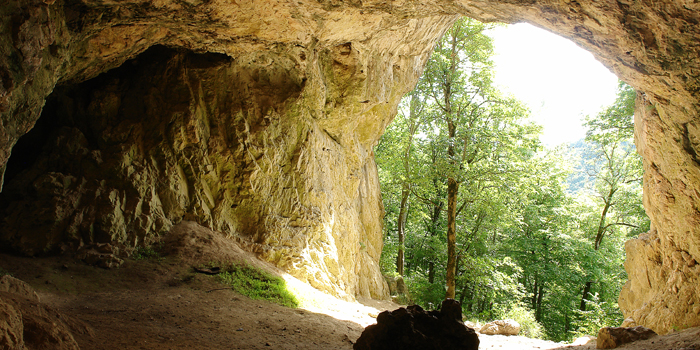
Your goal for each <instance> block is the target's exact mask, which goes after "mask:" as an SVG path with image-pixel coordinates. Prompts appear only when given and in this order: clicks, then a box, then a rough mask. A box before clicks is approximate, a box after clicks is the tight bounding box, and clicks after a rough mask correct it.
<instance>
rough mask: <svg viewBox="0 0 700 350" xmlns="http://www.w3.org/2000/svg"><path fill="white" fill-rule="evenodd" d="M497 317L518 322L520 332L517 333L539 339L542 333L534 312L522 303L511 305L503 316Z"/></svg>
mask: <svg viewBox="0 0 700 350" xmlns="http://www.w3.org/2000/svg"><path fill="white" fill-rule="evenodd" d="M499 318H503V319H512V320H515V321H516V322H518V323H520V334H518V335H521V336H524V337H528V338H533V339H541V338H542V336H543V335H544V334H543V333H542V325H540V323H539V322H537V320H536V319H535V314H534V312H533V311H532V310H530V309H528V308H527V307H525V306H524V305H515V306H513V307H512V308H510V310H508V312H506V313H505V314H503V317H499Z"/></svg>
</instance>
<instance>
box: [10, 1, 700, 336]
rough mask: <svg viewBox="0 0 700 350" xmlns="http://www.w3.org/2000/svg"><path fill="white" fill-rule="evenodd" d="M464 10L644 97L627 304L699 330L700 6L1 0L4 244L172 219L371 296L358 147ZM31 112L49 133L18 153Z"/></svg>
mask: <svg viewBox="0 0 700 350" xmlns="http://www.w3.org/2000/svg"><path fill="white" fill-rule="evenodd" d="M457 15H469V16H472V17H475V18H478V19H481V20H487V21H491V20H502V21H507V22H515V21H527V22H530V23H534V24H536V25H538V26H541V27H543V28H546V29H549V30H552V31H554V32H557V33H559V34H561V35H563V36H565V37H567V38H570V39H572V40H573V41H575V42H576V43H578V44H579V45H581V46H582V47H584V48H586V49H587V50H589V51H591V52H592V53H593V54H594V55H595V56H596V57H597V58H598V59H599V60H600V61H601V62H603V64H605V65H606V66H607V67H609V68H610V69H611V70H612V71H613V72H615V73H616V74H617V75H618V76H620V77H621V78H622V79H623V80H625V81H627V82H628V83H630V84H631V85H632V86H634V87H635V88H637V89H638V90H639V91H640V92H639V98H638V108H637V114H636V117H635V118H636V139H637V145H638V149H639V151H640V153H641V154H642V155H643V157H644V164H645V170H646V173H645V205H646V208H647V212H648V214H649V216H650V217H651V220H652V223H653V227H654V229H653V230H652V231H651V232H650V233H648V234H647V235H644V236H643V237H640V239H638V240H634V241H632V242H631V243H629V244H628V247H627V250H628V257H629V261H630V262H631V261H634V262H635V263H634V264H632V263H629V262H628V264H627V270H628V274H629V276H630V281H629V283H628V284H627V286H626V287H625V290H624V292H623V294H622V295H621V298H620V305H621V308H622V309H623V311H624V314H625V317H629V316H632V317H633V318H634V319H635V320H636V321H637V322H638V323H639V324H641V325H645V326H648V327H651V328H652V329H654V330H656V331H658V332H661V333H664V332H668V331H670V330H671V329H672V326H673V325H676V326H681V327H682V326H698V325H700V310H698V309H697V305H698V300H697V295H698V294H700V293H698V292H697V289H696V288H697V286H698V285H700V283H698V280H697V279H698V271H697V267H696V266H697V262H698V259H700V225H698V223H699V222H700V214H698V213H699V212H700V211H699V210H698V209H697V208H698V207H700V205H699V203H700V161H698V159H697V158H698V157H697V154H698V149H699V148H700V141H699V140H700V131H699V123H700V118H699V108H698V106H700V103H699V101H698V100H699V99H700V83H698V79H700V60H698V59H697V57H699V56H700V26H699V25H698V23H700V4H698V3H697V2H688V1H682V0H673V1H663V2H644V1H628V0H622V1H616V2H604V1H568V0H565V1H537V2H534V1H525V0H515V1H507V2H503V1H487V0H456V1H455V0H433V1H363V2H359V1H326V0H324V1H283V0H282V1H270V2H268V3H267V4H266V6H260V5H259V3H257V2H253V1H250V2H246V1H237V2H231V1H227V0H208V1H198V0H194V1H185V2H183V1H175V0H158V1H138V0H124V1H118V2H110V1H98V0H56V1H54V0H8V1H5V2H3V4H2V5H0V26H2V28H3V30H2V32H1V33H2V35H1V36H0V113H1V115H0V167H1V168H3V169H4V168H5V167H7V172H6V176H7V177H8V181H7V183H5V186H6V188H7V190H3V196H4V197H5V198H4V199H3V204H2V211H3V212H4V213H6V214H5V215H8V216H6V218H5V219H4V220H3V222H2V225H3V226H2V229H1V230H2V232H0V237H1V238H0V240H2V244H9V245H11V246H13V247H14V248H15V249H17V250H20V251H24V252H26V253H28V254H38V253H42V252H47V251H52V250H56V249H60V248H61V247H64V246H68V247H70V246H71V245H72V244H78V245H79V244H80V243H81V242H82V243H83V244H88V243H112V242H117V243H126V244H129V245H134V244H141V243H142V242H146V243H148V242H149V240H150V239H152V237H153V236H154V235H157V234H159V233H162V232H165V231H166V230H167V229H168V228H169V227H170V226H172V225H173V224H176V223H177V222H179V221H180V220H183V219H187V220H194V221H197V222H199V223H200V224H203V225H206V226H209V227H210V228H214V229H216V230H219V231H222V232H225V233H226V234H228V235H230V236H231V237H238V239H240V240H241V241H243V242H248V245H249V247H250V248H251V249H253V250H256V251H257V252H259V254H261V255H262V256H264V257H265V258H266V259H268V260H270V261H274V262H276V263H277V264H278V265H280V266H282V267H284V268H286V269H287V270H289V271H290V272H292V273H293V274H295V275H297V276H298V277H302V278H305V279H307V280H308V281H309V282H310V283H312V284H314V285H315V286H317V287H319V288H321V289H324V290H327V291H329V292H330V293H333V294H336V295H345V296H348V297H352V296H353V295H364V296H382V295H386V294H387V291H386V284H385V283H384V282H383V280H382V278H381V275H380V274H379V269H378V266H377V261H378V256H379V253H380V251H381V230H380V225H381V216H382V208H381V201H380V195H379V193H378V189H379V187H378V185H377V175H376V170H375V164H374V161H373V160H372V152H371V148H372V146H373V144H374V143H375V142H376V140H377V139H378V137H379V136H380V134H381V133H382V131H383V129H384V127H385V126H386V125H387V123H389V122H390V120H391V118H392V116H393V114H394V112H395V109H396V105H397V103H398V101H399V99H400V97H401V96H402V95H403V94H404V93H405V92H407V91H409V90H410V89H411V88H412V86H413V85H414V83H415V81H416V79H417V78H418V76H419V75H420V73H421V70H422V67H423V64H424V63H425V61H426V59H427V57H428V54H429V52H430V50H431V48H432V45H433V43H434V42H435V40H436V39H437V38H438V37H439V36H440V35H441V34H442V33H443V32H444V30H446V29H447V28H448V26H449V25H450V24H451V23H452V22H453V21H454V19H455V18H456V16H457ZM157 45H161V46H167V47H169V48H170V50H165V49H162V48H161V49H152V50H149V51H148V52H146V50H147V49H149V48H151V47H153V46H157ZM144 52H146V53H145V54H144ZM195 53H196V54H195ZM205 53H207V54H205ZM141 54H143V56H139V55H141ZM127 61H128V63H127V64H126V66H124V67H122V68H120V72H122V73H123V74H125V77H127V76H128V77H129V78H128V79H126V78H121V77H120V76H116V75H115V74H114V73H107V74H106V75H103V76H100V77H98V75H100V74H102V73H105V72H107V71H108V70H110V69H113V68H116V67H119V66H122V65H124V64H125V62H127ZM148 67H150V68H148ZM129 72H131V74H129ZM110 74H111V75H110ZM120 74H121V73H120ZM96 77H97V78H96ZM93 78H96V80H90V79H93ZM137 82H138V84H137ZM90 84H95V85H94V87H95V88H94V89H92V90H91V88H90V87H89V86H92V85H90ZM140 84H141V85H140ZM52 92H53V94H54V97H51V98H49V99H48V100H47V97H48V96H49V94H51V93H52ZM45 104H46V106H45ZM58 108H62V109H61V110H59V109H58ZM42 110H43V111H44V112H42ZM42 113H43V114H44V115H45V116H55V117H56V118H55V119H56V120H55V121H57V122H59V121H60V127H59V125H53V124H52V123H53V121H48V122H43V121H39V122H38V124H37V127H39V126H41V125H42V124H46V125H48V126H50V128H49V130H50V131H48V132H46V133H44V134H41V135H46V138H45V139H41V138H40V140H41V142H42V145H45V146H46V147H44V148H43V149H40V150H34V151H33V152H29V153H28V154H19V153H21V152H16V150H13V147H14V146H15V144H16V143H17V142H18V139H19V138H20V137H21V136H22V135H24V134H25V133H27V131H29V130H30V129H32V127H34V125H35V124H36V123H37V120H38V119H39V116H40V115H41V114H42ZM49 119H51V117H50V118H49ZM156 119H157V120H156ZM54 127H55V128H54ZM49 143H50V144H49ZM18 148H21V147H19V146H18ZM11 154H14V156H13V159H15V158H16V159H15V160H11V163H13V162H18V164H19V165H17V164H15V165H12V164H11V163H10V164H8V159H10V155H11ZM35 160H38V161H35ZM27 163H29V164H27ZM41 169H44V170H45V171H46V172H44V173H39V170H41ZM22 172H25V173H23V174H24V175H18V174H20V173H22ZM29 175H31V176H29ZM29 178H32V180H31V181H29V180H28V179H29ZM17 213H34V215H31V216H27V215H29V214H23V215H25V216H22V215H19V214H17ZM9 215H12V216H9ZM29 217H31V218H32V219H33V220H31V221H28V220H27V219H28V218H29ZM694 288H695V290H694Z"/></svg>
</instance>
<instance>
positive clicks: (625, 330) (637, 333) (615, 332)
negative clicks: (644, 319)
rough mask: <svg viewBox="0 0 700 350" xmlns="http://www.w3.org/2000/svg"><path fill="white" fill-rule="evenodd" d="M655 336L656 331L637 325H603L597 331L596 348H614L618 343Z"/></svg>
mask: <svg viewBox="0 0 700 350" xmlns="http://www.w3.org/2000/svg"><path fill="white" fill-rule="evenodd" d="M654 336H656V332H654V331H652V330H651V329H649V328H646V327H642V326H637V327H634V328H629V327H605V328H601V329H600V331H598V339H597V340H596V348H598V349H614V348H616V347H618V346H620V345H623V344H627V343H631V342H633V341H637V340H646V339H649V338H651V337H654Z"/></svg>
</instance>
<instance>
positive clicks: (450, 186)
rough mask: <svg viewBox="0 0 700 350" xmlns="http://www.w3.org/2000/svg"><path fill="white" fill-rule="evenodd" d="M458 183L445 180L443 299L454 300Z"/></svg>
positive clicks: (449, 179)
mask: <svg viewBox="0 0 700 350" xmlns="http://www.w3.org/2000/svg"><path fill="white" fill-rule="evenodd" d="M458 191H459V183H458V182H457V181H455V179H453V178H448V179H447V281H446V284H447V292H446V293H445V298H451V299H454V298H455V272H456V267H457V224H456V223H457V215H456V214H457V192H458Z"/></svg>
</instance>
